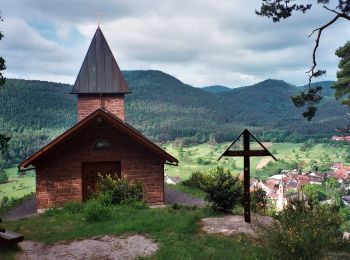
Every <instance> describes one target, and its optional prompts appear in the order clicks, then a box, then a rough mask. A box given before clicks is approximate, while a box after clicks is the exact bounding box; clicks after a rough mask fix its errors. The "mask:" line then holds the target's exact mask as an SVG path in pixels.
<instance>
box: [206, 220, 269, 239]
mask: <svg viewBox="0 0 350 260" xmlns="http://www.w3.org/2000/svg"><path fill="white" fill-rule="evenodd" d="M272 223H273V218H271V217H268V216H260V215H252V218H251V223H246V222H244V217H243V216H240V215H229V216H223V217H217V218H203V219H202V220H201V225H202V227H201V230H202V231H203V232H205V233H207V234H222V235H227V236H230V235H233V234H239V233H245V234H249V235H255V234H256V231H257V229H258V227H259V226H260V225H271V224H272Z"/></svg>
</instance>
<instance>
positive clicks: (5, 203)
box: [0, 196, 11, 207]
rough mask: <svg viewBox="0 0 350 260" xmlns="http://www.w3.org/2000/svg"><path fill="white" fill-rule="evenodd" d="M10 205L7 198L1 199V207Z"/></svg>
mask: <svg viewBox="0 0 350 260" xmlns="http://www.w3.org/2000/svg"><path fill="white" fill-rule="evenodd" d="M10 204H11V200H10V199H9V197H7V196H4V197H2V200H1V203H0V206H1V207H6V206H9V205H10Z"/></svg>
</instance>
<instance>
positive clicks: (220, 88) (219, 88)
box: [202, 85, 232, 93]
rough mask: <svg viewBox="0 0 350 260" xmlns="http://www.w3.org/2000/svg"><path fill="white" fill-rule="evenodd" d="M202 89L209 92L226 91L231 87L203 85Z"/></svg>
mask: <svg viewBox="0 0 350 260" xmlns="http://www.w3.org/2000/svg"><path fill="white" fill-rule="evenodd" d="M202 89H203V90H205V91H207V92H210V93H226V92H230V91H231V90H232V89H231V88H228V87H225V86H220V85H214V86H208V87H203V88H202Z"/></svg>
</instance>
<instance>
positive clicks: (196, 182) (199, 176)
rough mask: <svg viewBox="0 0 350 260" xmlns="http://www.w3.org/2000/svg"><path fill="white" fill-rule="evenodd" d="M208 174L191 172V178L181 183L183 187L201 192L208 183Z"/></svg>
mask: <svg viewBox="0 0 350 260" xmlns="http://www.w3.org/2000/svg"><path fill="white" fill-rule="evenodd" d="M208 179H209V177H208V173H207V172H205V171H202V172H201V171H196V172H192V174H191V177H190V178H189V179H187V180H184V181H183V182H182V183H183V185H185V186H188V187H191V188H196V189H200V190H203V189H204V187H205V186H206V183H207V182H208Z"/></svg>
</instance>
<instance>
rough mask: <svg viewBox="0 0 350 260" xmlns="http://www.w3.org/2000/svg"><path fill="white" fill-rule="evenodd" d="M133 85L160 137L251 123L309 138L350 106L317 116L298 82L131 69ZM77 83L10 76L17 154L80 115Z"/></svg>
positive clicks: (133, 97) (6, 118) (8, 124)
mask: <svg viewBox="0 0 350 260" xmlns="http://www.w3.org/2000/svg"><path fill="white" fill-rule="evenodd" d="M124 75H125V78H126V80H127V82H128V84H129V86H130V88H131V90H132V94H130V95H127V98H126V120H127V121H128V122H129V123H130V124H132V125H133V126H134V127H136V128H137V129H138V130H140V131H141V132H142V133H144V134H145V135H146V136H148V137H150V138H151V139H153V140H155V141H158V142H165V141H173V140H175V139H177V140H180V141H181V142H183V143H184V144H186V143H198V142H206V141H207V140H208V139H209V137H210V136H211V140H213V139H214V138H215V140H216V141H217V142H221V141H225V140H232V139H233V138H234V137H235V136H236V135H237V134H238V133H239V132H240V131H242V130H243V129H244V128H245V127H249V128H250V129H251V130H252V131H253V132H254V133H255V134H257V135H258V136H259V137H261V138H262V139H265V140H273V141H286V140H288V141H301V140H303V139H304V138H308V137H329V136H331V135H332V134H334V128H335V127H336V126H339V125H344V124H345V123H346V121H345V120H346V119H347V116H346V111H347V108H345V107H342V106H341V105H340V104H339V103H338V102H337V101H335V100H333V99H330V98H327V99H326V100H325V101H324V102H323V103H322V104H320V106H319V112H320V113H318V116H317V117H316V118H315V120H313V121H312V122H311V123H308V122H306V121H305V120H304V119H303V118H302V117H301V111H300V110H298V109H296V108H295V107H294V106H293V104H292V103H291V101H290V98H289V97H290V96H291V95H292V94H294V93H296V91H298V89H300V88H297V87H295V86H293V85H290V84H288V83H286V82H284V81H280V80H265V81H263V82H260V83H257V84H255V85H252V86H247V87H241V88H235V89H232V90H231V91H229V92H225V93H210V92H207V91H205V90H203V89H200V88H194V87H191V86H189V85H186V84H184V83H182V82H181V81H179V80H177V79H176V78H174V77H172V76H170V75H168V74H165V73H163V72H160V71H124ZM71 87H72V86H70V85H67V84H60V83H52V82H43V81H28V80H16V79H8V80H7V84H6V87H5V89H3V90H2V91H1V92H0V99H1V107H0V132H8V133H10V134H11V135H12V136H13V138H12V140H11V149H10V154H9V155H7V156H8V157H9V158H11V161H16V160H17V161H18V160H20V159H23V158H24V157H26V156H28V155H29V154H31V153H32V152H34V151H35V150H37V149H38V148H39V147H41V146H42V145H44V144H46V143H47V142H48V141H49V140H51V139H52V138H54V137H55V136H57V135H58V134H59V133H61V132H63V131H64V130H65V129H67V128H68V127H70V126H72V125H73V124H75V122H76V97H75V96H74V95H70V94H69V91H70V90H71Z"/></svg>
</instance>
